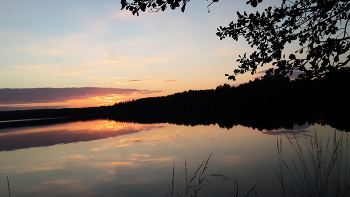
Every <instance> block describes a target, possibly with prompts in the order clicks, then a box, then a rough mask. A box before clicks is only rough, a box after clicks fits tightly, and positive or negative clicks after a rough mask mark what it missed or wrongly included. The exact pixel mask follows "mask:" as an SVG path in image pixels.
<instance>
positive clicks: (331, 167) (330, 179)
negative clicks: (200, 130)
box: [166, 131, 350, 197]
mask: <svg viewBox="0 0 350 197" xmlns="http://www.w3.org/2000/svg"><path fill="white" fill-rule="evenodd" d="M283 136H285V137H286V139H287V142H288V143H289V144H290V145H291V146H292V148H293V149H294V152H295V153H296V155H297V159H296V160H295V159H293V158H291V164H289V163H288V162H287V161H286V160H285V159H284V158H283V154H282V153H283V151H282V144H283V143H282V142H283V139H282V138H283ZM348 147H349V140H348V136H347V137H346V138H344V133H343V132H341V134H340V136H337V132H336V131H335V132H334V136H333V139H332V140H331V139H330V138H328V139H327V141H326V143H325V144H323V143H322V140H321V138H320V137H319V136H318V134H317V131H314V137H313V138H311V139H310V142H309V143H308V144H307V145H306V147H305V148H306V149H307V152H304V151H303V150H304V149H303V146H302V145H301V144H300V143H299V142H298V140H297V139H296V138H295V136H293V137H291V136H288V134H287V133H285V132H283V134H282V135H279V136H278V138H277V151H278V162H279V169H278V171H277V170H275V171H276V173H277V176H278V179H279V182H280V188H281V190H280V195H281V196H282V197H289V196H292V197H349V196H350V185H349V183H348V182H347V181H348V180H347V176H348V174H347V165H348V164H347V160H348V158H347V156H348ZM211 155H212V154H210V155H209V157H208V159H207V160H205V161H203V163H202V164H201V165H200V166H199V167H198V168H197V170H196V172H195V173H194V174H193V175H192V177H191V178H189V179H188V173H187V163H186V160H185V179H186V186H185V191H184V194H183V195H181V194H180V193H179V192H178V191H176V193H175V190H174V185H175V162H174V165H173V174H172V185H171V188H170V186H168V188H169V192H170V196H171V197H173V196H179V197H182V196H185V197H189V196H190V197H198V196H199V192H200V191H201V190H202V189H203V187H205V186H207V183H209V184H210V185H211V183H210V182H209V180H208V179H207V176H206V175H205V171H206V169H207V166H208V162H209V159H210V157H211ZM210 176H212V177H218V178H222V181H232V182H233V191H232V193H231V195H230V197H231V196H233V197H238V196H245V197H249V196H258V194H257V192H256V186H257V185H258V183H257V184H255V185H254V186H253V187H251V188H250V189H246V188H245V187H243V186H242V185H240V183H239V181H238V180H237V179H231V178H229V177H227V176H224V175H221V174H211V175H210ZM166 196H168V195H166Z"/></svg>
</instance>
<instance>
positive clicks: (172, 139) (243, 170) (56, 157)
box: [0, 119, 350, 197]
mask: <svg viewBox="0 0 350 197" xmlns="http://www.w3.org/2000/svg"><path fill="white" fill-rule="evenodd" d="M0 126H1V125H0ZM0 128H1V127H0ZM283 131H284V132H285V133H286V134H287V135H288V136H290V138H291V139H292V140H294V138H296V139H297V140H298V142H299V143H300V145H301V146H302V147H303V148H302V150H303V153H304V156H305V157H308V152H307V149H306V146H307V144H309V145H310V140H312V139H315V131H316V132H317V135H318V138H321V139H322V143H323V145H324V146H323V147H324V148H326V141H327V139H330V141H332V140H333V136H334V134H336V138H337V139H338V138H339V137H340V136H341V134H343V135H344V136H343V137H344V138H347V137H348V133H346V132H341V131H335V129H333V128H331V127H330V126H322V125H320V124H313V125H308V124H305V125H295V126H294V127H293V129H279V130H260V131H259V130H257V129H252V128H249V127H244V126H234V127H233V128H230V129H226V128H220V127H219V126H218V125H208V126H203V125H197V126H181V125H175V124H168V123H158V124H137V123H128V122H117V121H114V120H108V119H96V120H90V121H75V122H66V123H59V124H52V125H50V124H48V125H39V126H26V127H18V128H15V127H8V128H2V129H0V150H1V152H0V158H1V159H0V196H9V190H8V189H10V193H11V196H12V197H20V196H37V197H39V196H45V197H50V196H52V197H53V196H66V197H67V196H72V197H73V196H74V197H79V196H84V197H90V196H91V197H92V196H104V197H109V196H116V197H119V196H166V195H167V196H171V190H172V189H171V188H172V187H174V191H175V192H178V193H179V194H180V195H181V196H185V185H186V169H187V179H188V180H189V179H190V178H191V177H192V176H193V174H194V173H195V172H196V170H197V169H198V168H199V167H200V165H201V164H202V162H204V161H206V160H208V158H209V157H210V158H209V161H208V163H207V164H206V166H205V167H206V168H205V171H204V173H203V175H202V178H203V177H205V179H206V180H207V181H204V182H203V183H202V185H203V184H205V185H204V186H203V187H202V189H201V190H200V191H199V196H230V194H232V192H234V189H235V182H234V180H237V181H239V185H240V186H242V187H243V188H245V189H246V190H247V191H249V190H250V189H252V188H253V187H254V186H255V187H254V191H253V190H252V191H251V193H250V194H252V196H255V194H254V192H256V193H257V194H258V196H280V191H281V187H280V185H281V182H280V180H279V178H278V175H277V173H276V171H277V172H280V171H279V170H280V167H279V159H278V158H279V157H278V150H277V142H280V141H279V140H282V142H283V144H282V153H283V159H284V160H285V161H286V162H287V163H290V161H291V158H294V159H296V160H295V161H298V160H297V155H296V154H295V150H294V149H293V148H292V147H291V145H290V143H289V142H288V139H287V137H286V136H283V135H282V134H283ZM344 140H345V139H344ZM344 142H345V141H344ZM345 144H346V143H344V144H343V145H342V146H344V147H345ZM210 155H211V156H210ZM345 156H350V155H349V151H347V152H345V151H344V152H343V160H344V161H345V159H346V157H345ZM349 158H350V157H349ZM306 160H307V161H309V159H308V158H306ZM185 161H186V168H185ZM174 162H175V168H174V179H173V178H172V177H173V165H174ZM297 163H298V162H297ZM204 165H205V164H204ZM204 165H203V166H202V167H204ZM344 165H346V164H344V163H340V164H339V166H338V167H339V168H341V167H344ZM342 169H343V168H341V170H342ZM202 170H203V168H201V169H200V171H199V173H197V177H196V178H198V177H199V175H200V173H201V172H202ZM212 174H219V175H223V176H211V175H212ZM283 174H285V177H286V180H288V183H289V181H292V178H291V176H288V171H287V170H286V169H285V168H284V173H283ZM339 174H340V175H341V177H340V178H341V179H342V180H343V176H345V174H344V173H343V171H340V173H339ZM224 176H225V177H228V178H230V179H232V180H228V179H224ZM7 177H8V181H7ZM196 180H197V179H196ZM344 180H345V181H347V183H349V180H350V179H349V178H348V177H345V178H344ZM172 181H174V185H173V186H172ZM8 184H9V188H8ZM256 184H257V185H256ZM243 188H241V187H239V196H244V195H245V194H246V193H247V192H245V191H244V190H243ZM174 196H175V194H174ZM176 196H177V195H176Z"/></svg>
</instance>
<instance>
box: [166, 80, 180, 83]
mask: <svg viewBox="0 0 350 197" xmlns="http://www.w3.org/2000/svg"><path fill="white" fill-rule="evenodd" d="M177 81H178V80H164V81H163V82H167V83H169V82H177Z"/></svg>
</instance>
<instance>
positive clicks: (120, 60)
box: [108, 59, 126, 63]
mask: <svg viewBox="0 0 350 197" xmlns="http://www.w3.org/2000/svg"><path fill="white" fill-rule="evenodd" d="M124 61H126V59H114V60H110V61H108V63H114V62H124Z"/></svg>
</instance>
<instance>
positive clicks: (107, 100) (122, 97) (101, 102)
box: [0, 92, 164, 109]
mask: <svg viewBox="0 0 350 197" xmlns="http://www.w3.org/2000/svg"><path fill="white" fill-rule="evenodd" d="M162 94H164V93H161V92H160V93H146V94H142V93H132V94H107V95H97V96H86V98H83V99H80V98H79V99H70V100H66V101H64V102H50V103H17V104H2V105H1V104H0V107H18V108H37V109H40V108H83V107H99V106H110V105H113V104H115V103H120V102H125V101H130V100H134V99H139V98H145V97H156V96H163V95H162Z"/></svg>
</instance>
